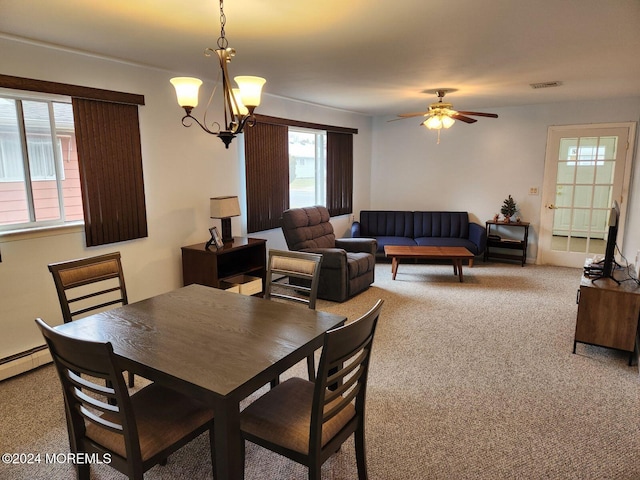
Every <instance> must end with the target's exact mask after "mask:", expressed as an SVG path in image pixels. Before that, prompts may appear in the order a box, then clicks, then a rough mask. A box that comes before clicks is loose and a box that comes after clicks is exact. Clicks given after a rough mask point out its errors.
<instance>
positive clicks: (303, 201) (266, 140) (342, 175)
mask: <svg viewBox="0 0 640 480" xmlns="http://www.w3.org/2000/svg"><path fill="white" fill-rule="evenodd" d="M256 118H257V123H256V125H254V126H253V127H250V128H247V129H246V130H245V131H244V144H245V169H246V189H247V231H248V232H249V233H252V232H259V231H263V230H269V229H272V228H279V227H280V219H281V217H282V212H283V211H285V210H286V209H288V208H292V207H304V206H311V205H318V204H320V205H326V207H327V209H328V210H329V213H330V215H332V216H335V215H345V214H348V213H351V212H352V210H353V135H354V134H356V133H358V130H357V129H353V128H345V127H335V126H330V125H320V124H315V123H309V122H301V121H298V120H288V119H283V118H276V117H269V116H266V115H256ZM312 149H313V154H312V153H311V150H312ZM312 171H313V178H311V177H310V175H311V172H312ZM298 175H300V177H297V176H298Z"/></svg>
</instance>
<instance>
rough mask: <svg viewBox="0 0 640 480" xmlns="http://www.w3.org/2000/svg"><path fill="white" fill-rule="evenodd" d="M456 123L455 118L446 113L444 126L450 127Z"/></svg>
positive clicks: (443, 120) (443, 119) (443, 118)
mask: <svg viewBox="0 0 640 480" xmlns="http://www.w3.org/2000/svg"><path fill="white" fill-rule="evenodd" d="M454 123H456V120H455V118H451V117H450V116H449V115H445V116H443V117H442V126H443V127H444V128H450V127H451V125H453V124H454Z"/></svg>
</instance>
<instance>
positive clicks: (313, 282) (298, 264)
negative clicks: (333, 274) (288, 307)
mask: <svg viewBox="0 0 640 480" xmlns="http://www.w3.org/2000/svg"><path fill="white" fill-rule="evenodd" d="M321 264H322V255H320V254H317V253H306V252H290V251H286V250H274V249H270V250H269V259H268V261H267V276H266V282H265V291H264V298H266V299H268V300H270V299H272V298H278V299H283V300H290V301H293V302H298V303H303V304H306V305H307V306H308V307H309V308H311V309H313V310H315V308H316V299H317V298H318V285H319V281H320V266H321ZM284 292H286V293H284ZM307 372H308V374H309V380H312V381H313V379H314V377H315V359H314V356H313V355H309V356H308V357H307ZM279 382H280V381H279V378H276V379H274V380H272V381H271V386H272V387H274V386H275V385H277V384H278V383H279Z"/></svg>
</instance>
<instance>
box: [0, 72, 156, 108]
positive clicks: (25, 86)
mask: <svg viewBox="0 0 640 480" xmlns="http://www.w3.org/2000/svg"><path fill="white" fill-rule="evenodd" d="M0 87H3V88H11V89H14V90H24V91H27V92H40V93H50V94H53V95H66V96H68V97H74V98H86V99H91V100H103V101H105V102H115V103H127V104H130V105H144V95H137V94H134V93H124V92H114V91H112V90H102V89H100V88H91V87H82V86H79V85H71V84H68V83H58V82H48V81H45V80H35V79H32V78H22V77H12V76H11V75H0Z"/></svg>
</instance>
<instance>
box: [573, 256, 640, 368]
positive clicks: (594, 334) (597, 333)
mask: <svg viewBox="0 0 640 480" xmlns="http://www.w3.org/2000/svg"><path fill="white" fill-rule="evenodd" d="M631 268H632V267H631ZM625 272H626V269H625V271H623V270H616V271H614V273H613V276H614V277H615V278H616V279H617V280H624V279H625V278H628V277H627V276H626V273H625ZM576 301H577V303H578V316H577V318H576V333H575V337H574V341H573V353H576V344H577V343H587V344H589V345H598V346H600V347H607V348H614V349H616V350H622V351H624V352H629V365H631V364H632V361H633V357H634V355H633V354H634V350H636V348H637V347H636V345H637V344H638V343H637V342H639V341H640V338H639V337H638V335H639V333H640V332H639V331H638V320H639V319H640V286H638V285H637V284H636V283H635V282H632V281H626V282H622V283H621V284H620V285H618V284H617V283H616V282H615V281H613V280H612V279H610V278H600V279H597V280H595V281H592V279H591V278H588V277H585V276H583V277H582V281H581V282H580V289H579V290H578V298H577V299H576Z"/></svg>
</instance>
